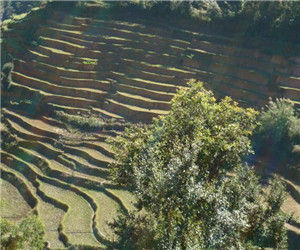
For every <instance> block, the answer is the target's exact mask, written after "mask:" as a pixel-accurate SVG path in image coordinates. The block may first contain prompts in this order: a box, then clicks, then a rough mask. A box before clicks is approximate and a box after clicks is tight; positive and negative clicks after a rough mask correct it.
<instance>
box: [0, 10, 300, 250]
mask: <svg viewBox="0 0 300 250" xmlns="http://www.w3.org/2000/svg"><path fill="white" fill-rule="evenodd" d="M49 20H50V18H49ZM10 35H11V33H8V35H7V36H10ZM224 39H225V38H222V39H219V38H218V37H214V36H211V35H209V34H201V33H195V32H191V31H187V30H184V31H183V30H176V29H174V28H173V27H172V28H171V27H169V28H155V27H154V26H149V25H146V24H143V23H142V22H141V21H139V20H136V22H128V21H126V20H124V21H121V20H101V19H89V18H82V17H76V16H72V15H66V14H65V13H56V15H55V16H54V17H53V18H51V21H47V22H46V23H45V24H42V25H41V26H40V28H39V29H38V30H37V31H36V43H34V45H32V46H30V47H27V49H26V51H24V52H23V53H22V54H20V53H17V52H16V50H15V47H14V46H11V45H10V44H8V45H7V46H6V47H5V48H3V49H5V50H7V51H9V52H10V53H11V55H13V57H14V61H13V62H14V69H13V72H12V86H11V88H10V90H9V91H7V92H3V93H2V98H3V102H4V104H5V107H3V108H2V110H1V111H2V123H3V126H2V129H4V127H5V129H7V130H9V131H10V132H11V133H12V134H13V135H15V136H16V138H17V141H18V144H17V146H14V147H11V148H9V149H2V151H1V154H2V163H1V169H2V179H3V180H4V181H3V183H4V186H5V192H4V193H3V195H4V198H5V197H8V196H10V195H12V196H13V197H16V198H15V201H16V202H17V203H18V204H19V205H18V206H17V207H16V206H13V204H9V205H8V206H9V207H15V209H6V210H4V211H3V216H4V217H7V218H10V217H14V216H16V215H20V216H25V215H26V214H27V213H28V212H29V211H31V210H34V211H35V212H36V213H38V215H39V216H40V218H41V220H42V222H43V223H44V225H45V228H46V237H45V238H46V240H47V241H48V244H49V247H50V248H63V247H67V246H69V245H70V244H75V245H86V246H94V247H98V248H105V247H107V246H108V245H109V244H110V242H111V241H112V240H113V239H114V237H115V236H114V235H113V233H112V232H111V230H110V228H109V227H108V225H107V222H110V221H112V220H113V218H115V217H116V214H117V213H118V210H120V209H121V210H124V211H128V210H131V209H133V202H134V197H133V196H132V195H131V194H130V192H128V191H127V190H124V189H121V188H119V187H116V186H114V185H112V184H111V183H110V181H109V173H108V163H109V162H111V161H113V159H112V153H111V151H110V148H109V145H108V144H107V143H106V142H105V139H106V138H108V137H110V136H115V135H117V134H119V133H120V132H121V131H122V129H123V127H124V126H125V124H126V122H146V123H148V122H150V121H151V120H152V118H153V117H156V116H158V115H164V114H166V113H167V112H168V110H169V108H170V100H171V99H172V97H173V96H174V94H175V93H176V91H177V90H178V89H179V88H186V87H187V85H186V81H187V80H188V79H190V78H195V79H199V80H202V81H205V83H206V86H207V87H208V88H210V89H212V90H213V91H214V92H215V94H216V96H217V97H222V96H225V95H229V96H232V98H233V99H234V100H236V101H238V102H240V103H241V104H242V105H244V106H252V107H261V106H262V105H264V104H265V103H266V101H267V100H268V97H269V96H273V97H279V96H283V97H287V98H290V99H292V100H293V101H294V102H295V104H296V105H298V104H300V64H299V63H300V59H299V57H297V58H288V59H286V58H283V57H280V56H276V55H274V56H270V55H265V54H262V53H260V52H259V51H256V50H250V49H246V48H241V47H237V46H233V45H232V46H230V45H228V44H230V41H231V40H230V39H229V38H226V39H227V42H226V43H224V42H222V41H223V40H224ZM226 39H225V40H226ZM20 99H27V100H31V102H32V103H31V104H26V103H20V102H19V100H20ZM55 111H63V112H65V113H66V114H71V115H90V114H93V115H97V116H98V117H100V118H101V119H104V120H109V121H111V122H113V125H112V126H111V127H110V128H103V129H97V130H96V131H93V132H91V133H88V134H78V135H77V134H75V135H74V134H73V133H71V132H70V131H69V128H68V127H67V126H66V124H65V123H63V122H62V121H61V120H59V119H58V118H57V116H56V115H55ZM299 194H300V191H299V190H296V191H295V196H294V197H296V198H295V199H294V200H290V202H294V203H295V206H297V209H299ZM19 210H20V211H19ZM296 230H299V228H296Z"/></svg>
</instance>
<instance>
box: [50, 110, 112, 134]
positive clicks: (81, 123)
mask: <svg viewBox="0 0 300 250" xmlns="http://www.w3.org/2000/svg"><path fill="white" fill-rule="evenodd" d="M55 115H56V116H57V117H58V118H59V119H60V120H62V121H63V122H65V123H67V124H70V125H72V126H74V127H76V128H80V129H83V130H88V129H95V128H102V127H103V126H104V125H105V124H106V123H105V121H104V120H103V119H101V118H100V117H96V116H87V115H70V114H67V113H65V112H63V111H55Z"/></svg>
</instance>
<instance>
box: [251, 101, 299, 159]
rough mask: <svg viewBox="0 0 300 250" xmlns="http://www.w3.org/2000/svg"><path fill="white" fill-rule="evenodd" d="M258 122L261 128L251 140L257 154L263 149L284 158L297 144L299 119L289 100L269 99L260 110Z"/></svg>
mask: <svg viewBox="0 0 300 250" xmlns="http://www.w3.org/2000/svg"><path fill="white" fill-rule="evenodd" d="M259 122H260V124H261V126H259V127H258V128H257V130H256V132H255V136H254V140H253V142H254V145H255V149H256V152H257V153H258V154H260V152H261V151H263V150H264V149H265V150H269V151H270V152H271V153H274V154H277V155H279V156H282V157H283V158H284V157H286V156H287V155H288V154H289V153H290V152H291V149H292V146H293V144H297V143H299V137H300V118H299V117H298V115H297V114H296V112H295V109H294V105H293V103H292V102H291V101H290V100H288V99H284V98H280V99H276V100H275V101H273V100H272V99H271V100H270V101H269V104H268V105H267V106H266V107H265V108H264V109H263V110H262V112H261V114H260V116H259Z"/></svg>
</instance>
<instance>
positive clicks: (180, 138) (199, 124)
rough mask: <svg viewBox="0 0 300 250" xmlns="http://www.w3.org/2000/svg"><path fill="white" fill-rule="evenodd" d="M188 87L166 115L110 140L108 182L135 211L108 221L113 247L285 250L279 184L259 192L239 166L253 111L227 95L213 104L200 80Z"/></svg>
mask: <svg viewBox="0 0 300 250" xmlns="http://www.w3.org/2000/svg"><path fill="white" fill-rule="evenodd" d="M189 84H190V88H189V89H187V90H186V89H183V90H181V91H179V92H178V93H177V95H176V96H175V98H174V99H173V100H172V108H171V111H170V113H169V114H168V115H166V116H163V117H159V118H156V119H155V120H154V121H153V124H151V125H147V126H146V125H138V126H136V125H135V126H132V127H131V128H129V129H127V130H126V131H125V133H124V134H123V135H121V136H119V137H117V138H116V139H115V140H113V141H111V142H112V144H113V149H114V150H115V157H116V162H115V163H113V164H112V175H113V179H114V181H115V182H117V183H118V184H123V185H130V186H131V187H132V188H133V189H134V190H135V194H136V196H137V198H138V204H137V207H138V208H139V209H142V210H141V212H140V214H138V215H136V216H134V215H132V214H131V215H129V216H126V215H124V216H121V217H120V218H119V220H117V221H116V222H115V223H114V225H113V228H114V229H115V231H116V232H117V234H118V235H119V236H120V242H119V243H120V247H121V248H122V247H124V246H125V245H126V244H127V245H128V244H129V245H134V246H140V245H141V246H143V247H147V245H145V244H144V243H145V242H148V243H149V242H151V244H150V245H149V246H152V247H150V248H151V249H153V248H154V249H204V248H205V249H207V248H217V249H229V248H232V247H234V248H243V247H246V246H247V245H251V246H253V245H256V246H261V247H267V246H272V247H277V248H281V247H285V244H286V234H285V230H284V227H283V224H284V222H285V220H286V217H285V215H284V214H282V213H281V212H280V205H281V203H282V201H283V198H284V188H283V186H282V184H281V183H280V182H279V181H278V180H277V179H276V180H274V181H272V182H271V183H270V187H269V189H270V190H272V191H268V190H269V189H268V190H267V191H263V188H262V186H261V185H260V184H259V179H258V178H257V177H256V176H255V174H254V172H253V170H252V169H250V168H249V167H247V166H243V164H242V162H243V158H244V157H245V156H246V155H247V154H249V153H251V152H252V150H251V144H250V139H249V137H250V135H251V134H252V132H253V130H254V129H255V127H256V115H257V112H256V111H254V110H253V109H251V108H248V109H243V108H241V107H239V106H238V104H237V103H236V102H233V101H232V100H231V99H230V98H229V97H226V98H224V99H223V100H221V101H220V102H217V101H216V99H215V98H214V96H213V94H212V92H210V91H207V90H205V89H204V88H203V86H202V83H200V82H195V81H191V82H190V83H189ZM141 221H144V222H145V224H142V225H141ZM147 225H148V226H147ZM145 227H146V228H145ZM143 232H145V234H144V233H143ZM140 234H141V235H142V236H143V237H137V235H140ZM124 238H126V239H127V240H126V244H125V243H124V242H125V241H124V240H123V241H122V239H124ZM139 239H143V241H139ZM143 242H144V243H143ZM123 243H124V244H123ZM143 247H140V248H139V247H137V249H143Z"/></svg>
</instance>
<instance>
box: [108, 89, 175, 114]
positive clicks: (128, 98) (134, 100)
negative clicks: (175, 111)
mask: <svg viewBox="0 0 300 250" xmlns="http://www.w3.org/2000/svg"><path fill="white" fill-rule="evenodd" d="M112 98H113V99H114V100H116V101H118V102H122V103H126V104H128V105H133V106H138V107H141V108H145V109H159V110H170V108H171V104H170V103H169V102H162V101H155V100H152V99H150V98H145V97H141V96H138V95H132V94H128V93H124V92H119V91H117V93H116V94H114V95H113V96H112Z"/></svg>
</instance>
